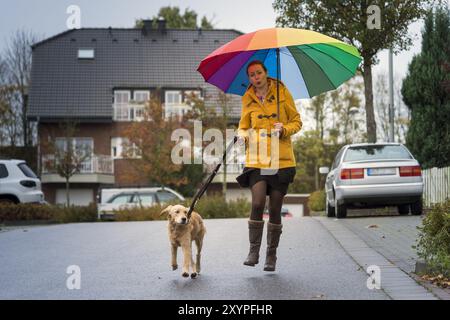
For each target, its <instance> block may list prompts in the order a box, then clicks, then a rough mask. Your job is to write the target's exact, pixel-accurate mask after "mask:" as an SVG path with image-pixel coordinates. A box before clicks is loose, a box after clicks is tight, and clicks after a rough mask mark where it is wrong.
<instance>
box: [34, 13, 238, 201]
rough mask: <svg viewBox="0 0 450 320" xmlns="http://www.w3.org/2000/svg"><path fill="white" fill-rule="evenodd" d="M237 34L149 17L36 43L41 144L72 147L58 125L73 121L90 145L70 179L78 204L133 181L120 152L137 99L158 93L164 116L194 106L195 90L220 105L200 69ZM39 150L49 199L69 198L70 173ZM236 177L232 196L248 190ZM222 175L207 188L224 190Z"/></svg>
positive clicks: (81, 141) (234, 101) (234, 109)
mask: <svg viewBox="0 0 450 320" xmlns="http://www.w3.org/2000/svg"><path fill="white" fill-rule="evenodd" d="M239 35H241V33H240V32H238V31H236V30H201V29H198V30H194V29H191V30H182V29H167V28H166V27H165V21H161V20H160V21H158V27H157V28H152V24H151V21H150V20H147V21H144V26H143V27H142V28H129V29H125V28H123V29H118V28H111V27H110V28H82V29H73V30H68V31H65V32H62V33H60V34H57V35H55V36H53V37H50V38H48V39H45V40H43V41H41V42H39V43H36V44H34V45H33V46H32V50H33V63H32V72H31V88H30V94H29V114H28V117H29V120H30V121H36V122H37V123H38V140H39V146H42V145H44V144H45V142H46V141H49V140H50V139H54V138H56V145H57V146H60V147H63V148H64V147H65V146H67V141H66V139H65V137H64V135H63V133H62V132H61V129H60V127H59V123H61V122H62V121H63V120H64V119H71V120H74V121H76V123H77V128H78V131H77V135H76V137H75V139H74V144H75V145H83V146H87V147H89V149H90V150H92V151H91V155H90V157H89V159H88V160H86V161H85V163H83V166H82V169H81V172H80V173H79V174H76V175H74V176H73V177H72V178H71V199H72V202H73V203H74V204H88V203H90V202H93V201H95V199H96V196H97V194H98V191H99V189H100V188H102V187H122V186H125V184H126V185H127V186H130V183H128V182H125V181H123V179H122V178H121V177H123V176H124V175H126V173H127V170H131V169H130V166H129V165H127V162H128V161H130V160H127V159H124V158H122V157H121V144H122V142H123V131H124V129H125V128H126V126H127V125H129V124H130V123H132V121H137V120H139V115H140V112H141V111H142V108H143V106H142V104H139V102H142V101H145V100H148V99H149V98H150V97H152V96H153V95H155V94H158V95H159V98H160V100H161V101H162V103H163V108H164V112H165V115H166V116H168V115H171V114H173V113H175V114H182V113H183V112H185V111H187V110H189V108H190V106H189V105H188V104H186V103H185V94H186V93H188V92H192V91H195V92H196V93H198V94H200V95H201V96H203V97H205V103H206V105H207V106H208V107H211V108H215V107H216V106H217V99H218V94H219V90H218V89H217V88H215V87H214V86H212V85H209V84H207V83H205V82H204V80H203V78H202V77H201V75H200V74H199V73H198V72H197V71H196V68H197V66H198V64H199V63H200V61H201V59H202V58H203V57H205V56H207V55H208V54H209V53H210V52H212V51H213V50H215V49H216V48H217V47H219V46H221V45H223V44H224V43H226V42H228V41H230V40H232V39H234V38H236V37H237V36H239ZM230 98H231V100H230V108H231V114H230V116H229V121H230V123H231V124H237V123H238V121H239V117H240V108H241V106H240V103H241V102H240V101H241V100H240V97H237V96H230ZM51 132H52V133H55V132H56V137H55V136H54V135H50V133H51ZM38 150H39V151H38V158H39V159H40V162H39V166H38V167H39V174H40V177H41V180H42V186H43V191H44V193H45V196H46V200H47V201H48V202H50V203H64V201H65V185H64V179H63V178H61V177H60V176H59V175H57V174H56V173H55V172H54V171H52V170H51V169H49V168H47V167H46V165H45V163H47V162H48V161H49V160H50V161H51V159H52V157H54V155H52V154H47V153H46V151H45V150H44V149H43V148H40V147H38ZM228 171H229V172H231V171H232V170H228ZM235 176H236V175H235V174H234V175H233V174H230V175H229V176H228V177H227V181H229V183H228V188H229V190H230V191H229V192H231V194H232V196H233V195H236V196H237V195H240V194H242V190H240V189H239V186H238V185H237V183H236V181H235V179H234V177H235ZM216 179H217V180H215V182H214V183H213V184H212V185H211V186H210V188H209V189H208V192H214V191H218V190H220V189H221V183H220V181H221V179H222V177H219V176H217V177H216ZM134 185H136V186H146V185H148V182H147V181H146V180H142V181H136V182H135V183H134ZM227 197H228V192H227Z"/></svg>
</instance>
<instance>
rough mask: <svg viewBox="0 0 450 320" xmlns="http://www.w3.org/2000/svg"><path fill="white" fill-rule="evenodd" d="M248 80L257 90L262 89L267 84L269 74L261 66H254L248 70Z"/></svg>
mask: <svg viewBox="0 0 450 320" xmlns="http://www.w3.org/2000/svg"><path fill="white" fill-rule="evenodd" d="M248 79H249V81H250V83H251V84H252V85H253V86H255V87H256V89H261V88H264V87H265V85H266V84H267V73H266V72H265V71H264V69H263V67H262V66H261V65H260V64H254V65H252V66H250V68H248Z"/></svg>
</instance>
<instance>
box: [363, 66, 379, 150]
mask: <svg viewBox="0 0 450 320" xmlns="http://www.w3.org/2000/svg"><path fill="white" fill-rule="evenodd" d="M366 60H368V59H364V61H366ZM363 77H364V96H365V98H366V123H367V141H368V142H377V124H376V122H375V113H374V111H373V90H372V65H371V64H369V63H366V62H365V63H364V72H363Z"/></svg>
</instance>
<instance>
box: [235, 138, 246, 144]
mask: <svg viewBox="0 0 450 320" xmlns="http://www.w3.org/2000/svg"><path fill="white" fill-rule="evenodd" d="M236 142H237V143H238V145H240V146H243V145H245V137H243V136H238V137H237V141H236Z"/></svg>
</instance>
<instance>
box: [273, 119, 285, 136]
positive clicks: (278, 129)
mask: <svg viewBox="0 0 450 320" xmlns="http://www.w3.org/2000/svg"><path fill="white" fill-rule="evenodd" d="M274 127H275V132H276V135H277V136H278V137H281V135H282V133H283V123H281V122H276V123H275V124H274Z"/></svg>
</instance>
